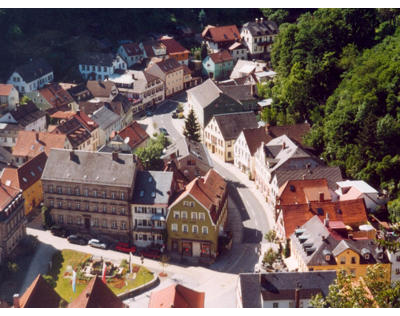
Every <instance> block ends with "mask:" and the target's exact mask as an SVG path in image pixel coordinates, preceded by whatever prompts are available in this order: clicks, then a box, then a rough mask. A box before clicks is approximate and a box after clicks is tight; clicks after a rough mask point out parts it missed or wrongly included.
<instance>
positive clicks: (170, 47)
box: [159, 36, 190, 54]
mask: <svg viewBox="0 0 400 316" xmlns="http://www.w3.org/2000/svg"><path fill="white" fill-rule="evenodd" d="M159 41H160V42H161V43H163V44H164V45H165V46H166V47H167V54H189V53H190V52H189V51H188V50H187V49H186V48H185V47H183V46H182V45H181V44H180V43H179V42H178V41H176V40H175V39H174V38H172V37H166V36H163V37H161V38H160V39H159Z"/></svg>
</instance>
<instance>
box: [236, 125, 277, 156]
mask: <svg viewBox="0 0 400 316" xmlns="http://www.w3.org/2000/svg"><path fill="white" fill-rule="evenodd" d="M243 136H244V138H245V139H246V143H247V146H248V147H249V150H250V154H251V155H252V156H253V155H254V153H255V152H256V151H257V148H258V147H260V145H261V143H262V142H264V144H266V143H268V142H269V141H270V140H272V137H271V136H269V135H267V133H266V131H265V128H264V127H258V128H245V129H243Z"/></svg>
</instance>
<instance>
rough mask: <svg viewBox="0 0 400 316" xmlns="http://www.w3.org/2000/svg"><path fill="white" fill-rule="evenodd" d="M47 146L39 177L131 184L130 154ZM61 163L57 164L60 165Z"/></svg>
mask: <svg viewBox="0 0 400 316" xmlns="http://www.w3.org/2000/svg"><path fill="white" fill-rule="evenodd" d="M71 152H72V151H71V150H67V149H51V151H50V154H49V157H48V159H47V162H46V166H45V168H44V170H43V174H42V180H54V181H63V182H73V183H91V184H100V185H110V186H121V187H131V186H132V183H133V177H134V175H135V168H136V162H135V161H134V159H133V155H131V154H118V160H117V161H115V160H113V159H112V154H110V153H99V152H90V151H80V150H76V151H73V153H74V155H73V159H72V160H71V155H70V153H71ZM60 166H61V167H60Z"/></svg>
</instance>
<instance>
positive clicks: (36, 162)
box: [1, 152, 47, 191]
mask: <svg viewBox="0 0 400 316" xmlns="http://www.w3.org/2000/svg"><path fill="white" fill-rule="evenodd" d="M46 161H47V156H46V154H45V153H43V152H42V153H40V154H39V155H37V156H36V157H34V158H32V159H31V160H28V161H27V162H25V163H24V164H23V165H22V166H20V167H19V168H11V167H6V168H5V169H4V171H3V174H2V176H1V182H2V183H4V184H5V185H8V186H12V187H15V188H19V189H21V190H23V191H24V190H26V189H28V188H29V187H31V186H32V185H33V184H35V183H36V182H37V181H39V180H40V178H41V177H42V172H43V169H44V166H45V165H46Z"/></svg>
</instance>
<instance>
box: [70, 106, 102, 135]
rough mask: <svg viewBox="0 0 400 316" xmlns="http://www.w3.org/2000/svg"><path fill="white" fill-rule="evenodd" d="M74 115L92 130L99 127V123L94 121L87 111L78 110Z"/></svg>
mask: <svg viewBox="0 0 400 316" xmlns="http://www.w3.org/2000/svg"><path fill="white" fill-rule="evenodd" d="M74 117H75V118H76V119H77V120H78V121H79V122H80V123H82V124H83V125H84V126H85V127H86V128H87V129H88V130H89V131H91V132H93V131H94V130H95V129H96V128H98V127H99V124H97V123H96V122H95V121H93V120H92V119H91V118H90V117H89V116H88V115H87V114H86V113H85V112H82V111H78V112H77V113H76V114H75V115H74Z"/></svg>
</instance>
